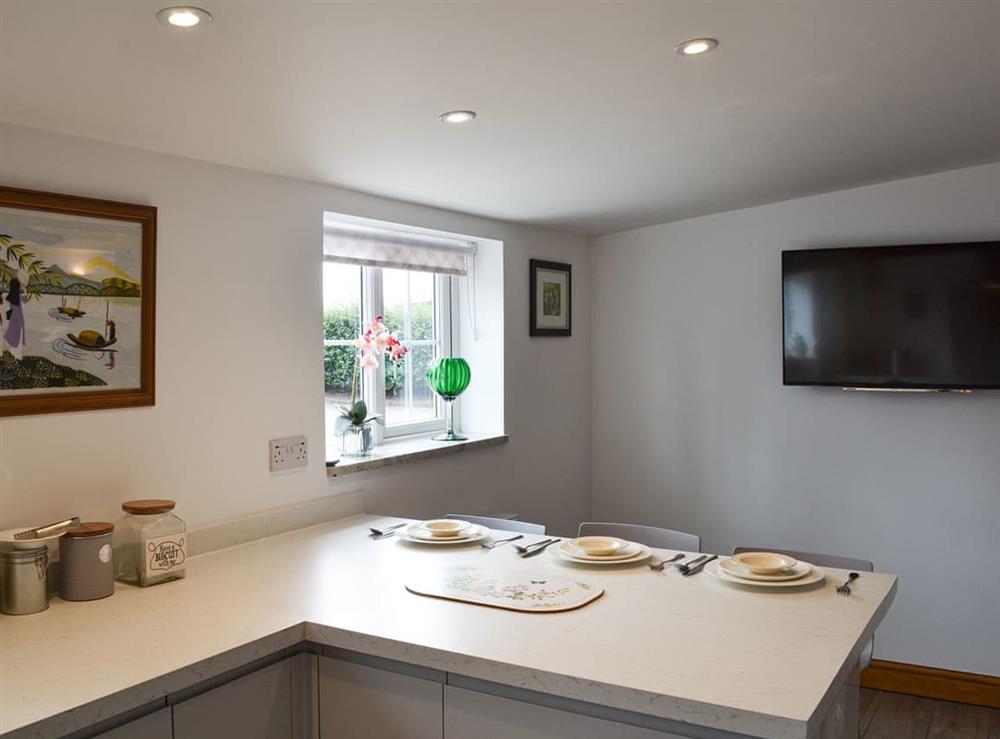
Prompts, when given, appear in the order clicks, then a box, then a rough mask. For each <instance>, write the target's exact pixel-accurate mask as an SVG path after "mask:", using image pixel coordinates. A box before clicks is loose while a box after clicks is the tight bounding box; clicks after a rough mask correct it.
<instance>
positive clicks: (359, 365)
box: [334, 316, 410, 457]
mask: <svg viewBox="0 0 1000 739" xmlns="http://www.w3.org/2000/svg"><path fill="white" fill-rule="evenodd" d="M354 346H355V347H357V350H358V353H357V355H355V357H354V373H353V375H352V376H351V404H350V406H347V407H345V406H341V407H340V411H341V413H340V415H339V416H338V417H337V421H336V426H335V427H334V430H335V432H336V434H337V435H338V436H339V437H340V453H341V456H344V457H367V456H368V455H370V454H371V453H372V450H373V449H374V448H375V433H374V429H373V428H372V425H373V424H374V423H375V422H377V421H379V419H380V417H379V416H378V415H376V414H369V413H368V404H367V403H365V401H363V400H359V399H358V373H359V372H360V371H361V370H362V369H365V370H375V369H378V366H379V365H378V358H379V357H380V356H384V357H386V359H387V360H388V361H392V362H398V361H399V360H400V359H402V358H403V357H404V356H405V355H406V353H407V352H408V351H410V349H409V347H407V346H405V345H404V344H403V343H402V342H400V340H399V339H397V338H396V336H395V335H394V334H393V333H392V332H391V331H389V330H388V329H387V328H386V327H385V323H384V322H383V319H382V316H375V320H374V321H372V322H371V323H369V324H368V327H367V328H366V329H365V332H364V333H363V334H361V336H359V337H358V338H357V339H355V340H354Z"/></svg>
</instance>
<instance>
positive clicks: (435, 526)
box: [424, 518, 469, 537]
mask: <svg viewBox="0 0 1000 739" xmlns="http://www.w3.org/2000/svg"><path fill="white" fill-rule="evenodd" d="M468 527H469V524H468V523H466V522H465V521H455V520H453V519H450V518H438V519H435V520H433V521H425V522H424V528H425V529H427V530H428V531H429V532H430V533H431V535H433V536H441V537H446V536H458V535H459V534H461V533H462V532H463V531H464V530H465V529H467V528H468Z"/></svg>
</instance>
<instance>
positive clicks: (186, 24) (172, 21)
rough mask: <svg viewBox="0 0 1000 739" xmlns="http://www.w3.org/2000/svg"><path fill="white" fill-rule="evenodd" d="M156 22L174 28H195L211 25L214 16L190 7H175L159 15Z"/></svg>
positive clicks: (165, 9)
mask: <svg viewBox="0 0 1000 739" xmlns="http://www.w3.org/2000/svg"><path fill="white" fill-rule="evenodd" d="M156 20H158V21H159V22H160V23H161V24H163V25H164V26H171V27H173V28H194V27H195V26H198V25H201V24H202V23H211V22H212V14H211V13H209V12H208V11H207V10H203V9H201V8H194V7H191V6H190V5H175V6H173V7H170V8H164V9H163V10H161V11H160V12H159V13H157V14H156Z"/></svg>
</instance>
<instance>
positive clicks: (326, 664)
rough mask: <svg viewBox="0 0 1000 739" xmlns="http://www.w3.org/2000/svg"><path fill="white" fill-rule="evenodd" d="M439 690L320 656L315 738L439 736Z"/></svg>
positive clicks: (412, 738) (433, 738)
mask: <svg viewBox="0 0 1000 739" xmlns="http://www.w3.org/2000/svg"><path fill="white" fill-rule="evenodd" d="M443 688H444V686H443V685H442V684H441V683H440V682H436V681H434V680H425V679H423V678H420V677H414V676H412V675H403V674H400V673H397V672H390V671H388V670H381V669H378V668H375V667H368V666H366V665H360V664H355V663H353V662H346V661H344V660H340V659H334V658H332V657H321V658H320V661H319V724H320V738H321V739H442V732H441V721H442V716H441V712H442V710H443V709H442V705H441V703H442V700H443V696H442V690H443ZM177 739H181V737H177Z"/></svg>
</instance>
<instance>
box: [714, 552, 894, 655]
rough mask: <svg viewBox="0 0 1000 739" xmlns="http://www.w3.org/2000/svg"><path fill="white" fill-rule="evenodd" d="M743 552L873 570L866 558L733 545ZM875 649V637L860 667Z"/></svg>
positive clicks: (824, 564) (863, 653) (866, 570)
mask: <svg viewBox="0 0 1000 739" xmlns="http://www.w3.org/2000/svg"><path fill="white" fill-rule="evenodd" d="M743 552H776V553H778V554H787V555H788V556H789V557H795V559H801V560H802V561H803V562H810V563H812V564H814V565H818V566H820V567H835V568H837V569H838V570H855V571H859V570H860V571H861V572H874V571H875V564H874V563H873V562H869V561H868V560H867V559H855V558H854V557H842V556H840V555H839V554H820V553H818V552H798V551H795V550H794V549H776V548H774V547H734V548H733V554H742V553H743ZM874 649H875V638H874V637H872V640H871V641H870V642H868V645H867V646H866V647H865V649H864V651H863V652H862V653H861V657H860V659H859V662H860V665H861V669H862V670H864V669H865V668H866V667H868V665H869V664H870V663H871V661H872V652H873V651H874Z"/></svg>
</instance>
